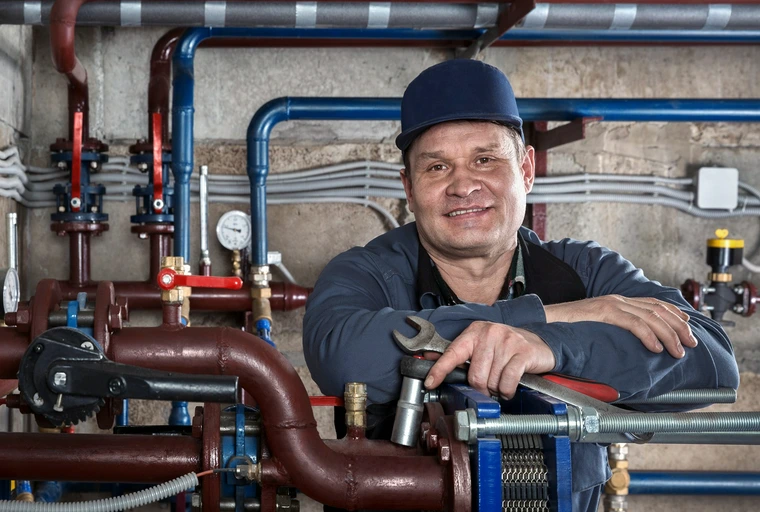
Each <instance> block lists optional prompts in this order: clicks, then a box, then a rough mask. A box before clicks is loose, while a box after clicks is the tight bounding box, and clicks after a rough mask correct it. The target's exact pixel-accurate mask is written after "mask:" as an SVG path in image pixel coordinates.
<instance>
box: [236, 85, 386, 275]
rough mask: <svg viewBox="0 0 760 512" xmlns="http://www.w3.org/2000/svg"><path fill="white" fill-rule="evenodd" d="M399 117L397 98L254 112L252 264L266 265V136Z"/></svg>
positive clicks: (304, 102) (277, 105) (311, 101)
mask: <svg viewBox="0 0 760 512" xmlns="http://www.w3.org/2000/svg"><path fill="white" fill-rule="evenodd" d="M400 116H401V100H399V99H397V98H277V99H274V100H271V101H269V102H268V103H266V104H265V105H263V106H262V107H261V108H260V109H259V110H257V111H256V114H254V116H253V118H252V119H251V122H250V124H249V125H248V137H247V145H248V169H247V170H248V178H249V179H250V181H251V221H252V225H253V226H252V228H253V229H252V233H251V236H252V239H253V247H252V249H251V264H252V265H253V266H262V265H266V264H267V210H266V179H267V176H268V175H269V136H270V134H271V133H272V129H273V128H274V127H275V125H277V123H280V122H282V121H288V120H293V119H310V120H325V121H338V120H345V121H351V120H362V121H379V120H385V121H392V120H397V119H399V118H400Z"/></svg>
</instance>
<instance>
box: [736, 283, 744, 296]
mask: <svg viewBox="0 0 760 512" xmlns="http://www.w3.org/2000/svg"><path fill="white" fill-rule="evenodd" d="M734 293H735V294H736V295H743V294H744V287H743V286H742V285H740V284H737V285H736V286H734Z"/></svg>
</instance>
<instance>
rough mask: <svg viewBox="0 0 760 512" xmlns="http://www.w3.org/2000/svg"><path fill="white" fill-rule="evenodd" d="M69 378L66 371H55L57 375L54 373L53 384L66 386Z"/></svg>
mask: <svg viewBox="0 0 760 512" xmlns="http://www.w3.org/2000/svg"><path fill="white" fill-rule="evenodd" d="M67 378H68V377H67V375H66V373H65V372H55V375H53V384H55V385H56V386H65V385H66V380H67Z"/></svg>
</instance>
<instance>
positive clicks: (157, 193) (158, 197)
mask: <svg viewBox="0 0 760 512" xmlns="http://www.w3.org/2000/svg"><path fill="white" fill-rule="evenodd" d="M162 145H163V143H162V141H161V114H160V113H158V112H154V113H153V204H152V207H153V211H154V212H155V213H157V214H160V213H161V212H163V197H164V184H163V177H164V168H163V165H162V159H161V149H162Z"/></svg>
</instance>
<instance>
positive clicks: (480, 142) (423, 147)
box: [411, 121, 509, 158]
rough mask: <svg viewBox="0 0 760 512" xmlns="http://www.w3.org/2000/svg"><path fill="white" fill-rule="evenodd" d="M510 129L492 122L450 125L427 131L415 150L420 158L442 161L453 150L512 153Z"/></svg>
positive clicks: (464, 122)
mask: <svg viewBox="0 0 760 512" xmlns="http://www.w3.org/2000/svg"><path fill="white" fill-rule="evenodd" d="M508 131H509V128H507V127H506V126H502V125H499V124H497V123H493V122H491V121H450V122H446V123H441V124H437V125H435V126H433V127H431V128H430V129H428V130H426V131H425V132H424V133H423V134H421V135H420V136H419V137H417V140H415V141H414V143H413V145H412V147H411V150H412V152H413V153H415V154H416V155H417V156H419V157H430V158H439V157H441V156H444V154H446V153H449V152H450V151H451V150H454V149H456V150H457V151H460V150H463V149H466V150H468V151H479V150H486V151H495V150H501V149H504V150H508V149H509V146H508V144H507V141H508Z"/></svg>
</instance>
